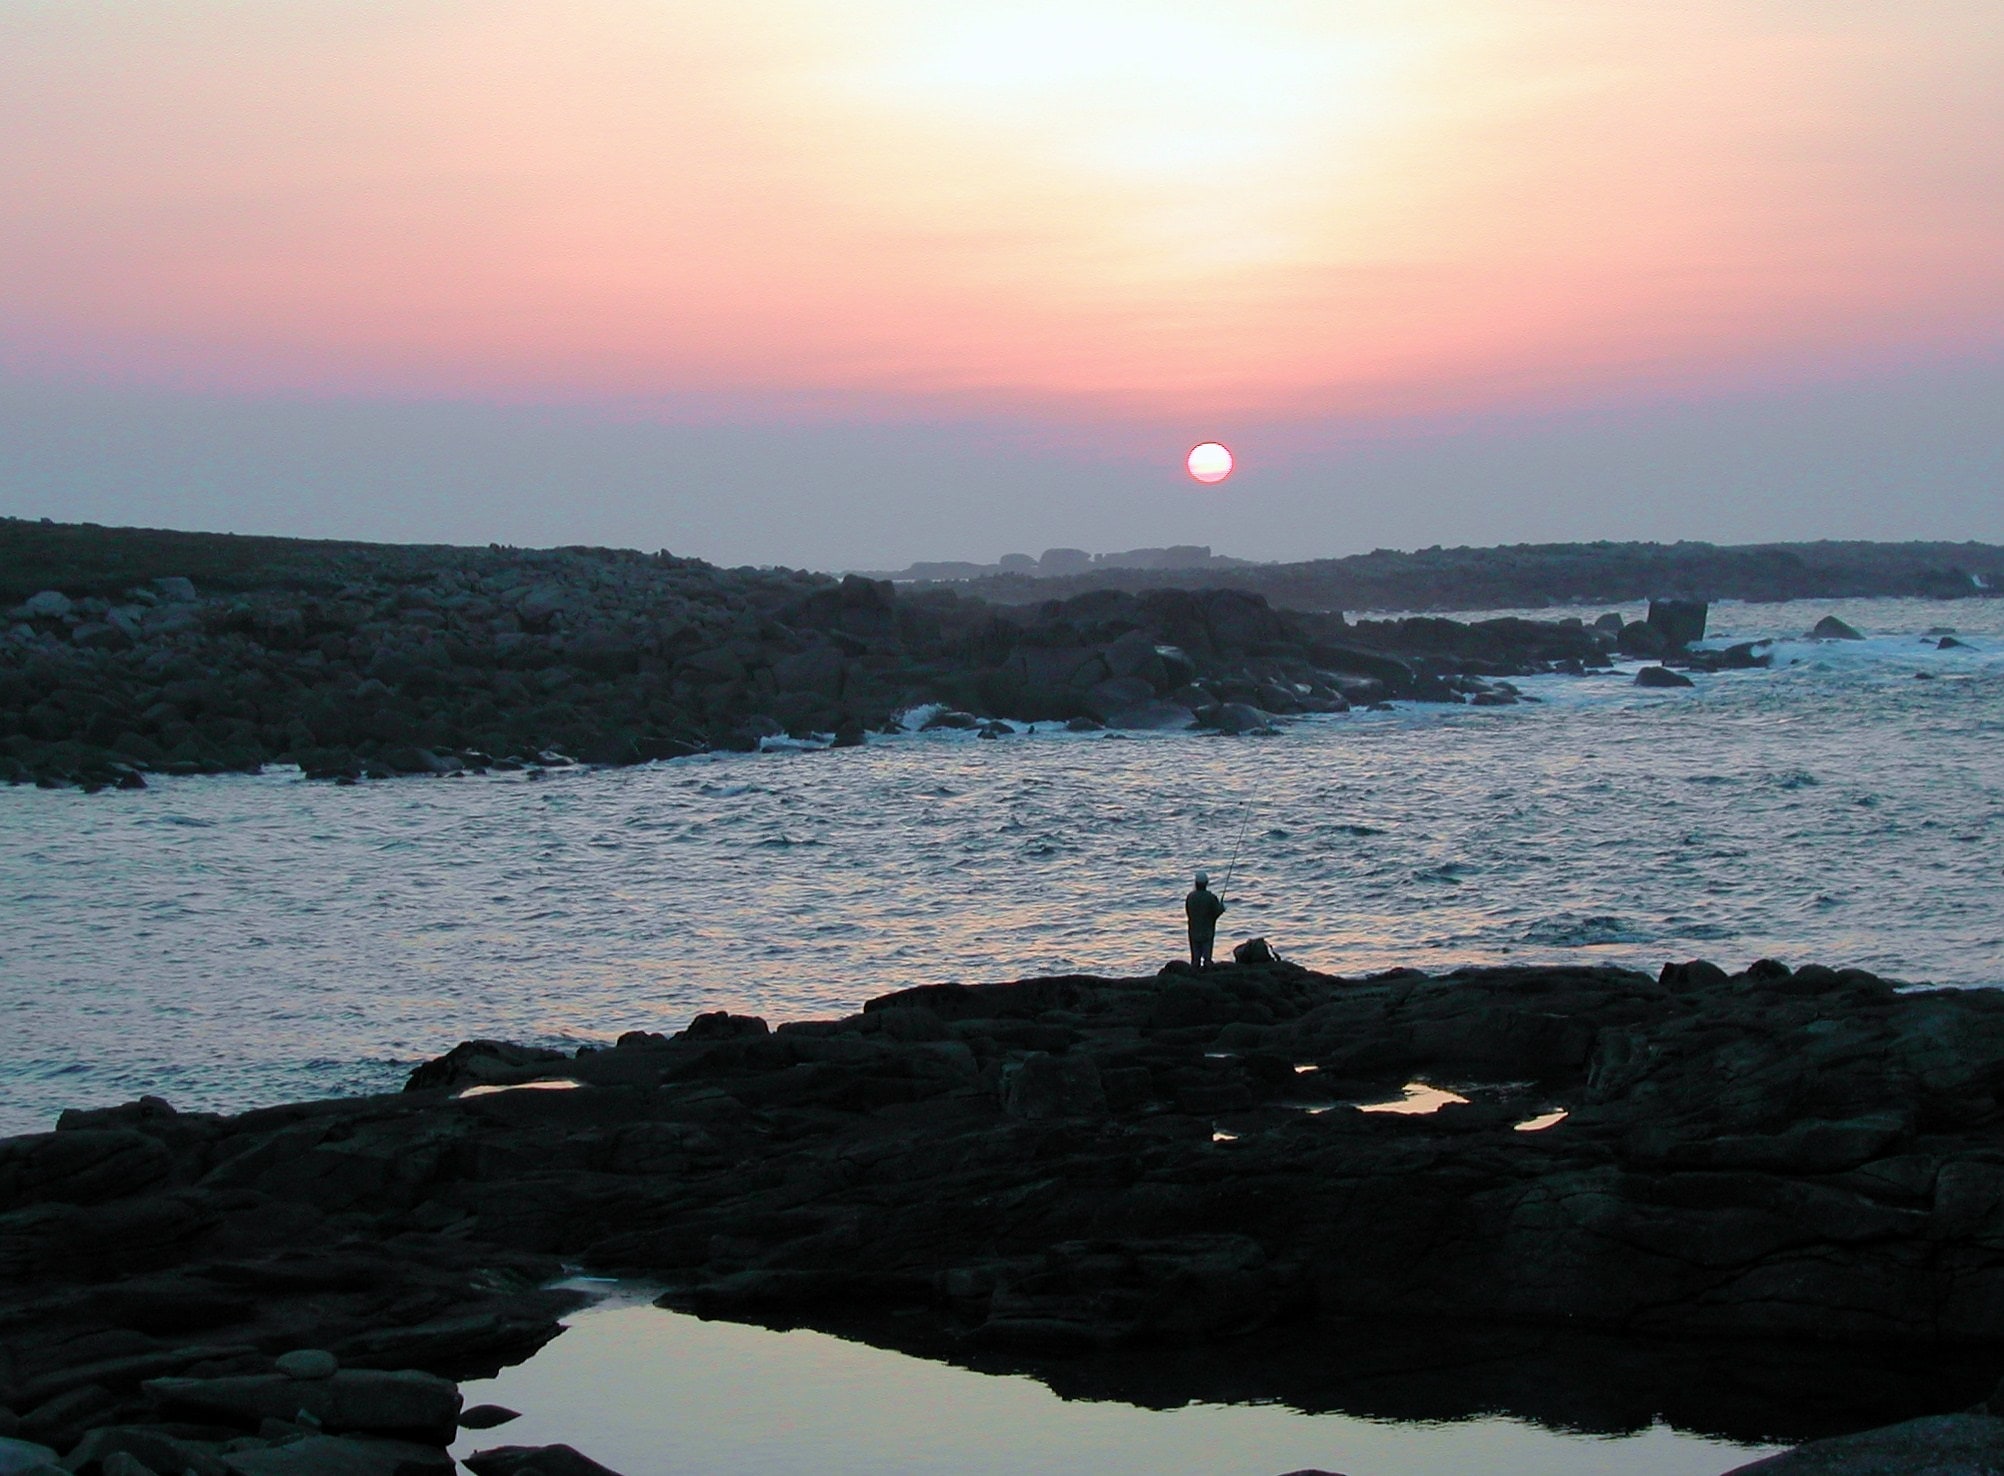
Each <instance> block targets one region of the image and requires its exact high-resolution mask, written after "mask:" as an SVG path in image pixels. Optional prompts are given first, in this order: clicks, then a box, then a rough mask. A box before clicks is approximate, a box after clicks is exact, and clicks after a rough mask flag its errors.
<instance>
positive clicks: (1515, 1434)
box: [454, 1302, 1772, 1476]
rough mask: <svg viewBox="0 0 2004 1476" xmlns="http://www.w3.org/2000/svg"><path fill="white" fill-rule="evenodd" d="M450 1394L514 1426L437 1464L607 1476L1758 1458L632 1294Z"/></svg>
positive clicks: (1391, 1469) (1379, 1475)
mask: <svg viewBox="0 0 2004 1476" xmlns="http://www.w3.org/2000/svg"><path fill="white" fill-rule="evenodd" d="M465 1392H466V1399H467V1403H468V1404H469V1405H472V1404H476V1403H496V1404H503V1405H506V1406H508V1407H509V1408H511V1409H517V1410H520V1411H522V1418H521V1419H519V1420H516V1421H513V1422H512V1423H510V1424H507V1425H505V1426H502V1427H501V1428H500V1429H497V1430H488V1431H481V1432H477V1433H469V1434H468V1435H467V1436H465V1437H464V1438H463V1439H462V1440H461V1441H460V1443H459V1445H458V1446H456V1447H455V1449H454V1453H455V1454H456V1455H459V1456H464V1455H466V1454H468V1453H470V1452H472V1451H474V1450H480V1449H486V1448H488V1447H491V1446H496V1445H543V1444H555V1443H562V1444H567V1445H573V1446H576V1447H577V1448H578V1449H580V1450H582V1451H583V1452H584V1453H585V1454H586V1455H589V1456H590V1457H592V1458H593V1459H594V1460H597V1461H600V1462H603V1463H604V1464H605V1465H608V1466H610V1467H612V1468H613V1469H614V1470H616V1471H620V1472H622V1473H624V1476H671V1473H686V1472H702V1473H704V1476H780V1473H785V1476H800V1473H806V1472H812V1473H814V1476H866V1473H867V1476H921V1473H925V1476H939V1473H952V1476H990V1473H992V1476H1025V1473H1033V1472H1034V1473H1043V1472H1048V1473H1053V1476H1056V1473H1072V1472H1094V1473H1100V1476H1144V1473H1145V1476H1184V1473H1187V1476H1200V1473H1201V1476H1281V1473H1283V1472H1292V1471H1300V1470H1303V1469H1319V1470H1324V1471H1332V1472H1342V1473H1345V1476H1467V1473H1470V1472H1482V1473H1484V1476H1573V1473H1578V1476H1588V1473H1593V1476H1601V1473H1607V1472H1616V1471H1619V1472H1622V1473H1624V1476H1717V1473H1719V1472H1723V1471H1727V1470H1730V1469H1731V1468H1733V1467H1735V1466H1739V1465H1742V1464H1744V1463H1746V1462H1748V1461H1751V1460H1755V1459H1757V1458H1758V1457H1759V1456H1760V1455H1761V1454H1763V1453H1765V1451H1766V1450H1768V1449H1771V1448H1772V1447H1753V1446H1743V1445H1736V1444H1733V1443H1730V1442H1727V1441H1723V1440H1714V1439H1707V1438H1704V1437H1700V1436H1694V1435H1685V1434H1680V1433H1678V1432H1676V1431H1673V1430H1671V1429H1669V1428H1668V1427H1667V1426H1663V1425H1656V1426H1653V1427H1651V1428H1649V1429H1647V1430H1645V1431H1642V1432H1641V1433H1638V1434H1633V1435H1626V1436H1620V1437H1605V1436H1591V1435H1577V1434H1561V1433H1558V1432H1555V1431H1552V1430H1548V1429H1544V1428H1541V1427H1540V1426H1537V1425H1534V1424H1531V1423H1528V1422H1526V1421H1522V1420H1516V1419H1505V1418H1488V1419H1470V1420H1462V1421H1455V1422H1451V1423H1448V1422H1432V1421H1413V1422H1393V1421H1382V1420H1370V1419H1361V1418H1358V1417H1355V1416H1351V1415H1342V1414H1304V1413H1301V1412H1300V1411H1298V1410H1294V1409H1290V1408H1288V1407H1287V1406H1285V1405H1281V1404H1229V1405H1227V1404H1191V1405H1187V1406H1185V1407H1183V1408H1181V1409H1168V1410H1161V1409H1141V1408H1137V1407H1135V1406H1133V1405H1128V1404H1119V1403H1113V1402H1100V1401H1088V1400H1067V1399H1063V1398H1060V1397H1059V1396H1058V1395H1057V1394H1055V1393H1053V1392H1052V1391H1051V1390H1050V1389H1049V1388H1047V1387H1046V1386H1045V1385H1043V1384H1041V1383H1039V1382H1037V1381H1036V1380H1034V1379H1031V1378H1028V1377H1024V1376H1020V1375H1012V1376H999V1377H998V1376H995V1375H991V1374H984V1373H977V1372H973V1371H971V1370H968V1369H964V1368H957V1367H953V1366H950V1365H947V1364H942V1363H934V1362H929V1361H927V1360H925V1359H921V1358H913V1357H909V1356H907V1355H905V1354H902V1353H896V1352H889V1351H886V1350H884V1349H880V1348H873V1347H869V1346H866V1345H865V1344H862V1343H855V1342H848V1341H844V1340H843V1339H840V1338H835V1337H831V1336H829V1335H827V1334H825V1333H819V1332H809V1331H798V1330H797V1331H792V1332H774V1331H770V1330H768V1329H765V1328H758V1327H746V1326H741V1325H739V1324H735V1323H727V1322H704V1321H702V1320H700V1319H698V1318H695V1317H691V1316H685V1315H683V1314H680V1313H674V1312H666V1311H662V1310H660V1309H659V1308H656V1307H653V1306H651V1305H648V1304H646V1303H640V1304H638V1305H634V1304H630V1303H629V1304H625V1305H620V1304H618V1303H617V1302H611V1303H606V1304H601V1305H600V1306H598V1307H595V1308H591V1309H588V1310H586V1311H584V1312H582V1313H580V1314H578V1315H577V1316H576V1317H575V1318H573V1319H572V1325H571V1328H570V1330H569V1331H568V1332H566V1333H565V1334H564V1335H563V1336H562V1337H560V1338H558V1339H557V1340H556V1341H555V1342H554V1343H551V1344H550V1345H549V1346H547V1347H546V1348H544V1349H543V1351H542V1352H540V1353H538V1354H537V1355H536V1356H535V1357H534V1358H532V1359H530V1360H529V1361H528V1362H527V1363H524V1364H521V1365H519V1366H518V1367H515V1368H512V1369H506V1370H504V1371H503V1372H502V1374H501V1376H500V1377H499V1378H497V1379H492V1380H485V1381H480V1382H475V1383H469V1384H467V1385H465Z"/></svg>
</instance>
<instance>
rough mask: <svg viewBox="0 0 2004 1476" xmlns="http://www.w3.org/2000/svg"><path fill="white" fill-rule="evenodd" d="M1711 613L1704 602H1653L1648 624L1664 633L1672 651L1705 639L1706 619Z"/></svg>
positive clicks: (1650, 605)
mask: <svg viewBox="0 0 2004 1476" xmlns="http://www.w3.org/2000/svg"><path fill="white" fill-rule="evenodd" d="M1708 613H1710V612H1709V607H1708V606H1707V605H1706V603H1705V602H1704V601H1703V600H1651V601H1650V602H1649V615H1648V617H1647V623H1648V624H1650V625H1653V626H1654V627H1656V629H1657V630H1659V631H1661V632H1662V633H1663V639H1664V640H1666V641H1668V642H1669V643H1670V645H1671V648H1672V649H1678V648H1681V647H1684V646H1688V645H1690V644H1691V643H1692V642H1693V641H1702V640H1703V639H1704V638H1705V617H1706V615H1707V614H1708Z"/></svg>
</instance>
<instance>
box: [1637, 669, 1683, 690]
mask: <svg viewBox="0 0 2004 1476" xmlns="http://www.w3.org/2000/svg"><path fill="white" fill-rule="evenodd" d="M1635 685H1636V686H1638V687H1694V686H1696V685H1697V683H1696V682H1694V681H1692V680H1691V679H1690V678H1689V677H1687V676H1685V675H1684V673H1683V672H1681V671H1672V670H1671V669H1670V668H1669V667H1667V666H1645V667H1643V668H1642V670H1640V671H1638V672H1637V673H1636V674H1635Z"/></svg>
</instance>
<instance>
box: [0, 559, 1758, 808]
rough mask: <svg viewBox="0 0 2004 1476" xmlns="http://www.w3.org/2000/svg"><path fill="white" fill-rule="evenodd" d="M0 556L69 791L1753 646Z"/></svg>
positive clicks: (371, 769)
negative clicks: (167, 777)
mask: <svg viewBox="0 0 2004 1476" xmlns="http://www.w3.org/2000/svg"><path fill="white" fill-rule="evenodd" d="M0 555H4V558H0V565H4V569H5V573H6V576H7V577H6V579H5V581H4V583H5V585H6V587H8V588H11V589H13V590H17V591H25V592H26V593H24V594H23V595H22V597H21V599H20V602H19V603H18V604H16V605H14V606H12V608H11V609H10V610H8V611H7V612H5V614H4V616H0V780H5V781H8V782H11V783H16V784H18V783H30V782H32V783H36V784H42V785H45V786H56V785H70V784H76V785H81V786H83V787H85V788H88V789H99V788H105V787H110V786H124V787H128V788H130V787H143V786H144V785H145V782H146V778H145V776H146V775H147V774H150V773H166V774H193V773H218V772H228V771H232V770H251V771H254V770H256V769H258V768H260V767H261V766H262V765H265V764H272V763H285V764H296V765H298V766H299V767H300V768H301V769H303V770H304V771H305V772H306V773H307V774H308V775H309V776H310V777H314V778H323V779H332V780H337V781H339V780H354V779H360V778H365V777H368V778H380V777H388V776H391V775H396V774H424V775H434V774H453V773H460V772H466V771H469V770H475V771H477V770H480V769H484V768H489V767H513V768H522V767H526V766H530V765H536V764H552V763H566V762H574V761H582V762H586V763H598V764H626V763H637V762H645V761H648V760H654V759H662V758H672V757H678V756H682V755H687V754H693V753H697V752H701V751H704V750H712V749H751V748H755V747H757V746H759V745H760V744H761V743H762V742H765V741H768V740H774V739H779V738H781V737H786V736H791V737H793V738H795V739H802V740H807V739H819V740H820V741H826V742H833V743H835V744H843V745H853V744H859V743H863V742H866V741H868V738H869V735H871V734H872V733H883V732H895V731H899V730H900V729H901V727H902V726H903V724H904V722H905V721H906V718H907V716H908V715H910V714H912V713H914V712H920V713H923V714H926V715H927V716H925V717H924V718H921V719H919V720H920V721H930V722H931V723H933V724H935V725H939V724H944V725H948V726H956V727H963V728H969V729H974V730H979V731H980V732H982V733H983V734H984V735H985V736H990V737H1003V736H1006V735H1008V734H1010V733H1012V732H1014V731H1016V729H1015V728H1014V727H1011V726H1010V725H1009V724H1010V723H1012V722H1013V723H1015V724H1025V723H1028V724H1037V723H1056V724H1063V725H1067V726H1071V727H1075V728H1081V729H1087V730H1094V729H1100V728H1112V729H1162V728H1172V729H1189V728H1196V729H1201V730H1206V731H1210V732H1217V733H1226V734H1241V733H1265V732H1269V731H1272V730H1273V729H1274V726H1275V724H1277V723H1283V722H1285V721H1286V720H1287V719H1288V718H1290V717H1294V716H1298V715H1301V714H1305V713H1339V712H1344V711H1347V710H1348V709H1350V708H1352V707H1368V706H1372V705H1375V704H1379V703H1383V702H1388V701H1418V702H1441V703H1461V702H1468V703H1479V704H1488V705H1500V704H1507V703H1513V702H1516V701H1519V700H1520V699H1521V696H1522V694H1521V693H1520V692H1519V691H1518V689H1517V688H1516V687H1515V686H1514V685H1513V684H1512V683H1511V682H1510V681H1509V678H1510V677H1512V676H1518V675H1524V674H1529V673H1547V672H1567V673H1571V674H1575V675H1580V676H1586V675H1590V674H1594V673H1604V672H1606V671H1608V670H1609V668H1610V665H1611V663H1612V661H1613V659H1614V658H1615V657H1616V656H1617V655H1619V656H1628V657H1640V658H1645V659H1651V660H1656V661H1663V662H1667V663H1669V664H1670V665H1679V664H1681V665H1684V666H1687V667H1694V666H1695V667H1702V668H1706V669H1716V668H1718V667H1720V666H1755V665H1760V664H1762V663H1763V660H1764V658H1763V656H1762V654H1761V653H1760V652H1759V651H1757V650H1755V649H1754V648H1752V647H1745V648H1735V649H1734V650H1733V651H1730V652H1725V653H1707V652H1694V651H1689V650H1687V649H1686V648H1687V645H1688V643H1689V642H1690V641H1692V640H1695V639H1697V638H1698V637H1700V636H1702V634H1703V631H1704V606H1703V605H1702V604H1695V603H1689V602H1674V601H1665V602H1660V610H1661V612H1662V613H1661V615H1660V618H1659V616H1658V615H1657V614H1654V613H1653V614H1652V616H1651V618H1650V619H1648V620H1641V621H1628V622H1625V623H1624V622H1623V621H1622V620H1621V619H1620V618H1619V617H1605V618H1603V619H1602V620H1600V621H1598V622H1595V623H1594V624H1588V623H1586V622H1584V621H1582V620H1581V619H1579V618H1578V617H1565V618H1563V619H1558V620H1552V621H1531V620H1522V619H1497V620H1485V621H1480V622H1476V623H1473V624H1470V623H1463V622H1457V621H1452V620H1445V619H1438V618H1424V617H1422V618H1408V619H1403V620H1379V621H1356V622H1351V621H1348V620H1346V619H1345V618H1344V616H1343V615H1342V614H1341V613H1335V612H1324V613H1304V612H1301V611H1298V610H1286V609H1277V608H1274V607H1273V606H1272V605H1270V604H1269V603H1268V601H1267V598H1266V597H1265V596H1264V595H1261V594H1258V593H1252V592H1248V591H1245V590H1239V589H1203V590H1189V589H1173V588H1165V589H1156V590H1149V591H1144V592H1142V593H1139V594H1132V593H1127V592H1124V591H1120V590H1114V589H1106V590H1099V591H1095V592H1091V593H1086V594H1081V595H1077V596H1074V597H1073V598H1070V599H1066V600H1048V601H1044V602H1041V603H1038V604H1034V605H991V604H987V603H984V602H982V601H980V600H977V599H972V598H966V597H963V596H961V595H959V594H956V593H953V592H951V591H945V590H940V591H931V592H913V591H911V590H908V589H903V590H901V589H899V588H897V587H895V586H893V585H892V584H890V583H889V582H887V581H875V580H869V579H863V578H860V577H857V576H854V575H851V576H848V577H846V578H843V579H840V580H837V579H833V578H830V577H829V576H826V575H820V574H810V573H806V572H802V571H794V570H784V569H777V570H761V569H735V570H725V569H718V568H715V567H713V566H711V565H708V564H704V563H702V562H701V561H700V560H695V559H684V558H677V557H674V556H673V555H670V554H667V553H660V554H640V553H633V552H627V551H619V550H607V549H553V550H541V551H538V550H519V549H503V548H498V547H497V548H489V549H462V548H425V547H398V546H391V545H381V546H375V545H367V544H314V543H307V542H304V541H298V540H284V539H234V540H233V539H228V538H224V537H222V536H221V535H194V534H158V533H151V532H148V531H147V530H140V529H90V528H76V527H65V526H61V525H55V526H50V527H43V526H42V525H39V524H27V523H22V522H20V521H19V520H0ZM187 569H195V570H198V571H200V573H201V580H202V581H205V582H198V581H197V579H195V578H193V577H190V576H189V575H188V574H187V573H185V572H183V571H185V570H187ZM1667 669H1668V668H1667V667H1666V668H1665V670H1667ZM1652 680H1656V679H1652Z"/></svg>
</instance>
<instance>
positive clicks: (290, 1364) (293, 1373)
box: [277, 1348, 341, 1379]
mask: <svg viewBox="0 0 2004 1476" xmlns="http://www.w3.org/2000/svg"><path fill="white" fill-rule="evenodd" d="M277 1366H278V1371H279V1372H280V1373H282V1374H284V1375H285V1376H286V1377H287V1378H289V1379H331V1378H333V1377H334V1372H335V1370H336V1369H338V1368H340V1366H341V1363H340V1360H339V1359H337V1358H335V1356H334V1355H333V1354H332V1353H329V1352H327V1351H326V1350H325V1349H323V1348H295V1349H293V1350H292V1352H290V1353H281V1354H279V1355H278V1359H277Z"/></svg>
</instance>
